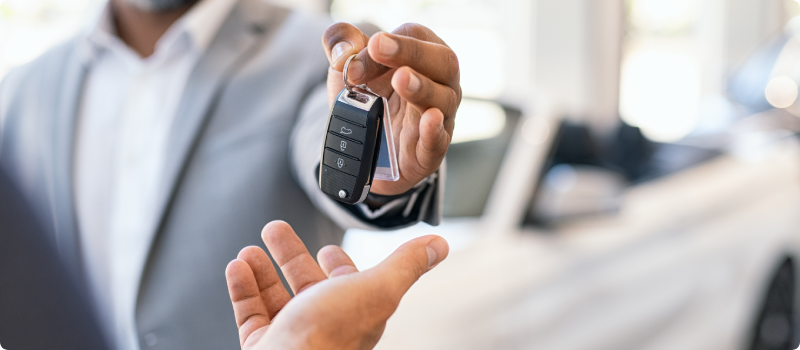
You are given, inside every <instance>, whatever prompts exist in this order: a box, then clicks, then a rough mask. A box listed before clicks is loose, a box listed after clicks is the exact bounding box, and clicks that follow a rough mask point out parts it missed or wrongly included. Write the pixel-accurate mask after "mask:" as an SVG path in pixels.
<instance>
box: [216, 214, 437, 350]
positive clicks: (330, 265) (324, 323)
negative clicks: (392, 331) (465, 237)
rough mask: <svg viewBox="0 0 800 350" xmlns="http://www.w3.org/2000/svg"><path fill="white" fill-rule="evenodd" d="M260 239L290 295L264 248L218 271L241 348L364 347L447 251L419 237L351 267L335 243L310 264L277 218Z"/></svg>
mask: <svg viewBox="0 0 800 350" xmlns="http://www.w3.org/2000/svg"><path fill="white" fill-rule="evenodd" d="M262 238H263V239H264V243H265V244H266V245H267V249H269V252H270V254H272V257H273V258H274V259H275V263H277V264H278V266H279V267H280V269H281V271H282V272H283V275H284V276H285V277H286V281H287V282H288V284H289V286H290V287H291V289H292V291H293V292H294V293H295V297H294V298H292V297H291V295H290V294H289V292H288V291H287V290H286V289H285V288H284V286H283V283H281V280H280V278H279V277H278V273H277V271H276V270H275V268H274V266H273V264H272V260H270V258H269V256H267V254H266V252H264V250H262V249H261V248H258V247H247V248H244V249H242V251H241V252H240V253H239V256H238V258H237V259H235V260H233V261H231V262H230V264H228V268H227V270H226V271H225V275H226V278H227V280H228V290H229V292H230V296H231V301H232V302H233V310H234V314H235V315H236V324H237V325H238V326H239V339H240V342H241V345H242V349H244V350H255V349H258V350H262V349H359V350H360V349H372V348H373V347H374V346H375V344H377V342H378V340H379V339H380V337H381V335H382V334H383V330H384V327H385V326H386V321H387V320H388V319H389V316H391V315H392V314H393V313H394V311H395V310H396V309H397V306H398V304H399V303H400V299H401V298H402V297H403V295H404V294H405V293H406V291H408V289H409V288H410V287H411V285H413V284H414V282H416V281H417V279H419V278H420V277H421V276H422V275H423V274H424V273H426V272H427V271H429V270H430V269H431V268H433V267H434V266H436V265H437V264H438V263H439V262H441V261H442V260H444V258H445V257H446V256H447V253H448V247H447V242H445V241H444V239H442V238H441V237H438V236H425V237H420V238H417V239H414V240H412V241H410V242H408V243H406V244H404V245H403V246H401V247H400V248H398V249H397V250H396V251H395V252H394V253H393V254H392V255H391V256H389V257H388V258H387V259H386V260H384V261H383V262H382V263H381V264H380V265H378V266H376V267H374V268H372V269H369V270H366V271H363V272H359V271H358V269H356V267H355V265H354V264H353V262H352V260H351V259H350V258H349V257H348V256H347V254H346V253H345V252H344V251H343V250H342V249H341V248H339V247H337V246H327V247H325V248H323V249H321V250H320V251H319V254H318V255H317V259H318V260H319V264H317V263H316V262H315V261H314V259H313V258H312V257H311V255H310V254H309V253H308V250H306V248H305V246H304V245H303V242H302V241H300V238H298V237H297V235H296V234H295V233H294V231H293V230H292V228H291V227H290V226H289V225H288V224H287V223H285V222H282V221H274V222H271V223H270V224H268V225H267V226H266V227H264V230H263V231H262Z"/></svg>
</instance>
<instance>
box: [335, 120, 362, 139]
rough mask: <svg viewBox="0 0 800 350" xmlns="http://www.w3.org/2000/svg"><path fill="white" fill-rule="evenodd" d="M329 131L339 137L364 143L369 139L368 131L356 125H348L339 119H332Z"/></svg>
mask: <svg viewBox="0 0 800 350" xmlns="http://www.w3.org/2000/svg"><path fill="white" fill-rule="evenodd" d="M328 131H330V132H331V133H332V134H334V135H338V136H340V137H346V138H348V139H351V140H356V141H358V142H362V143H363V142H364V140H366V138H367V129H366V128H364V127H361V126H358V125H356V124H352V123H348V122H346V121H344V120H341V119H339V118H336V117H334V118H331V123H330V126H329V127H328Z"/></svg>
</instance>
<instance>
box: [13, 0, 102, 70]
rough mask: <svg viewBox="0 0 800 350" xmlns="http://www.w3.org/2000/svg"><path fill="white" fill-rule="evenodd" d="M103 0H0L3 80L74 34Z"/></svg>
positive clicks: (95, 11)
mask: <svg viewBox="0 0 800 350" xmlns="http://www.w3.org/2000/svg"><path fill="white" fill-rule="evenodd" d="M103 3H104V1H103V0H5V1H3V0H0V79H2V77H3V76H4V75H5V74H6V73H7V72H8V70H9V69H11V68H12V67H15V66H17V65H20V64H23V63H26V62H28V61H30V60H32V59H34V58H36V57H37V56H39V55H40V54H42V53H43V52H44V51H45V50H47V49H48V48H50V47H51V46H53V45H55V44H56V43H58V42H61V41H63V40H66V39H67V38H69V37H71V36H73V35H74V34H75V33H76V32H77V31H78V30H79V29H80V28H81V27H82V26H84V25H85V23H86V22H87V21H88V19H89V18H91V17H92V16H94V15H95V14H96V13H97V11H98V8H99V7H100V6H101V5H102V4H103Z"/></svg>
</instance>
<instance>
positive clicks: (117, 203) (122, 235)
mask: <svg viewBox="0 0 800 350" xmlns="http://www.w3.org/2000/svg"><path fill="white" fill-rule="evenodd" d="M234 3H235V0H203V1H201V2H200V3H198V4H197V5H195V6H194V7H193V8H192V9H191V10H190V11H189V12H188V13H187V14H186V15H185V16H183V17H182V18H181V19H180V20H178V21H177V22H176V23H175V24H174V25H173V26H172V27H171V28H170V29H169V30H168V31H167V32H166V33H165V34H164V35H163V36H162V37H161V39H160V40H159V41H158V44H157V45H156V50H155V53H153V55H151V56H150V57H147V58H141V57H140V56H139V55H138V54H136V53H135V52H134V51H133V50H131V49H130V48H128V47H127V46H126V45H125V44H124V43H123V42H122V41H121V40H120V39H119V38H118V37H117V36H116V34H115V30H114V25H113V23H112V19H111V15H110V9H109V8H108V5H107V6H106V8H105V9H104V10H103V13H102V15H101V16H100V19H99V21H97V23H96V25H95V26H93V27H92V28H91V30H90V31H89V33H88V34H87V36H86V40H87V41H88V44H89V45H88V46H89V47H91V52H92V55H91V59H90V62H87V63H88V66H89V71H88V75H87V77H86V85H85V87H84V93H83V95H82V100H81V109H80V111H79V114H78V123H77V129H76V132H77V133H76V148H75V158H74V172H75V173H74V175H75V177H74V179H75V180H74V181H75V183H74V185H75V201H76V210H77V216H78V225H79V229H80V233H81V237H80V238H81V249H82V254H83V259H84V265H85V268H86V271H87V274H88V277H89V282H90V285H91V287H92V291H93V293H94V296H95V299H96V301H97V302H98V306H99V307H100V310H101V313H102V315H101V316H102V317H103V318H104V321H105V322H104V324H105V325H106V326H107V327H108V329H107V330H108V332H109V334H110V335H112V336H113V340H114V342H115V345H116V348H117V349H120V350H137V349H139V348H140V344H139V341H138V336H137V330H136V323H135V310H136V298H137V293H138V289H139V282H140V281H139V279H140V277H141V274H142V269H143V267H144V264H145V262H146V260H147V255H148V252H149V250H150V244H151V242H152V239H153V235H154V233H155V230H156V225H157V221H158V219H159V218H158V215H159V213H158V212H157V208H156V207H157V205H156V203H157V199H158V194H159V193H160V191H162V190H163V188H162V186H164V185H165V184H163V183H161V179H162V178H163V176H162V171H163V169H164V161H165V157H166V154H167V139H168V135H169V133H170V128H172V127H173V125H172V124H173V120H174V119H175V115H176V113H177V108H178V104H179V102H180V98H181V95H182V92H183V89H184V86H185V84H186V82H187V80H188V78H189V75H190V73H191V71H192V69H193V68H194V66H195V65H196V63H197V62H198V60H199V59H200V57H201V56H202V54H203V52H204V50H206V48H207V47H208V46H209V44H210V42H211V40H212V39H213V37H214V35H215V34H216V32H217V31H218V29H219V27H220V25H221V24H222V22H223V20H224V19H225V17H226V16H227V14H228V13H229V12H230V9H231V7H232V5H233V4H234ZM145 341H146V342H150V340H149V339H145ZM149 345H152V344H149Z"/></svg>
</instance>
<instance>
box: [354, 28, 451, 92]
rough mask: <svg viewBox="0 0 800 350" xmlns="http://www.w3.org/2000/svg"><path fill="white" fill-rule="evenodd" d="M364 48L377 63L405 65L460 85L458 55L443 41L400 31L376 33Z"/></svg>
mask: <svg viewBox="0 0 800 350" xmlns="http://www.w3.org/2000/svg"><path fill="white" fill-rule="evenodd" d="M367 50H368V51H369V56H370V57H371V58H372V59H373V60H374V61H375V62H376V63H378V64H380V65H383V66H386V67H391V68H399V67H403V66H408V67H411V68H414V70H416V71H418V72H419V73H420V74H422V75H424V76H427V77H428V78H430V79H432V80H433V81H435V82H437V83H440V84H444V85H447V86H449V87H451V88H452V89H456V88H457V87H458V86H459V80H460V73H459V68H458V57H456V54H455V53H454V52H453V50H452V49H450V48H449V47H447V46H446V45H442V44H437V43H433V42H429V41H425V40H420V39H417V38H414V37H408V36H403V35H395V34H389V33H378V34H375V35H373V36H372V38H370V40H369V44H368V45H367Z"/></svg>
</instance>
